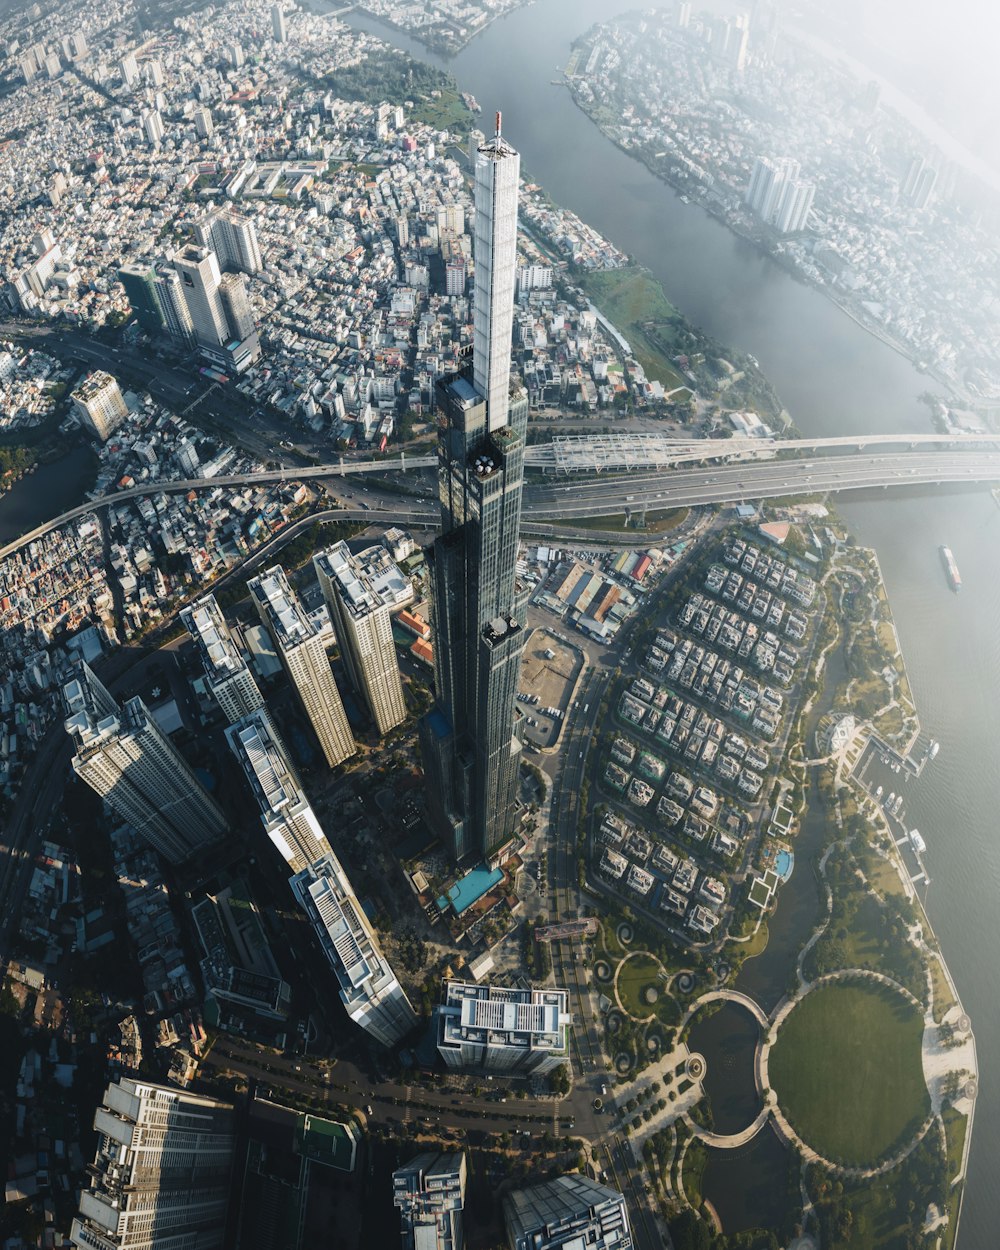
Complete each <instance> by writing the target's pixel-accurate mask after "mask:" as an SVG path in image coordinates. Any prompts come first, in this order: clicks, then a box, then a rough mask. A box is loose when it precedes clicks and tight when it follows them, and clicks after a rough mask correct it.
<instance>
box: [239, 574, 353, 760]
mask: <svg viewBox="0 0 1000 1250" xmlns="http://www.w3.org/2000/svg"><path fill="white" fill-rule="evenodd" d="M247 590H249V592H250V597H251V598H252V599H253V601H254V603H255V604H256V607H257V612H258V614H259V616H260V619H261V621H262V622H263V625H264V628H265V629H266V630H267V632H268V633H269V634H270V636H271V640H272V642H273V643H274V646H275V650H276V651H277V653H278V658H279V659H280V661H281V664H282V666H283V668H284V670H285V672H286V673H287V674H288V680H289V681H290V682H291V683H292V685H293V686H294V687H295V691H296V693H297V694H298V696H299V700H300V702H301V703H302V706H303V708H304V709H305V712H306V715H307V716H308V717H309V721H310V724H311V725H312V727H313V729H314V730H315V731H316V737H317V738H319V742H320V746H321V747H322V748H323V754H324V756H325V757H326V762H327V763H328V764H329V765H330V767H331V768H334V767H336V765H337V764H342V763H343V762H344V760H346V759H348V758H349V757H350V756H352V755H353V754H354V752H355V751H356V750H357V746H356V745H355V742H354V737H353V735H352V734H351V727H350V725H348V723H347V713H346V712H345V711H344V704H343V701H342V700H341V697H340V691H339V690H338V689H337V683H336V682H335V681H334V680H333V671H332V670H331V668H330V661H329V659H328V657H327V654H326V648H325V647H324V645H323V640H322V639H321V638H320V635H319V629H318V627H317V626H316V625H315V623H314V622H313V621H311V620H310V619H309V617H308V616H307V615H306V613H305V610H304V609H303V607H302V604H301V603H300V602H299V599H298V596H297V595H296V594H295V593H294V592H293V590H292V588H291V586H290V585H289V584H288V578H287V577H286V575H285V570H284V569H283V568H282V567H281V566H280V565H278V564H275V565H273V566H272V567H271V568H269V569H267V570H266V571H265V572H263V573H261V574H260V576H259V577H254V578H252V579H251V580H250V581H249V582H247Z"/></svg>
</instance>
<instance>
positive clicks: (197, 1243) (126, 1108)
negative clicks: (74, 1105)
mask: <svg viewBox="0 0 1000 1250" xmlns="http://www.w3.org/2000/svg"><path fill="white" fill-rule="evenodd" d="M94 1128H95V1129H96V1130H97V1153H96V1155H95V1157H94V1163H93V1166H92V1167H91V1169H90V1173H91V1179H90V1188H89V1189H84V1190H83V1191H82V1192H81V1194H80V1209H79V1214H78V1215H77V1216H76V1218H75V1219H74V1220H73V1224H72V1228H71V1231H70V1238H71V1240H72V1243H73V1245H74V1246H79V1247H81V1248H82V1247H86V1250H126V1248H127V1250H221V1247H222V1245H223V1240H224V1237H225V1230H226V1210H227V1206H228V1203H229V1180H230V1171H231V1168H232V1161H233V1148H234V1145H235V1138H236V1125H235V1119H234V1115H233V1108H232V1107H231V1106H230V1105H229V1104H228V1103H224V1102H218V1101H216V1099H214V1098H207V1097H205V1095H203V1094H192V1093H189V1092H188V1091H187V1090H182V1089H174V1088H167V1087H165V1086H162V1085H151V1084H149V1083H148V1082H146V1081H136V1080H132V1079H130V1078H123V1079H122V1080H121V1081H119V1082H117V1083H112V1084H111V1085H109V1086H108V1088H107V1090H106V1091H105V1094H104V1103H103V1105H102V1106H100V1107H98V1109H97V1111H96V1112H95V1114H94Z"/></svg>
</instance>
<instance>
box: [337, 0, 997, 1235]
mask: <svg viewBox="0 0 1000 1250" xmlns="http://www.w3.org/2000/svg"><path fill="white" fill-rule="evenodd" d="M672 2H673V0H665V2H661V3H658V2H657V0H643V4H642V6H639V5H637V4H636V3H635V0H631V2H629V0H538V2H537V3H535V4H533V5H530V6H529V7H527V8H524V9H520V10H518V11H516V12H514V13H512V14H511V15H509V16H508V17H506V18H504V19H502V20H500V21H498V22H496V23H494V24H493V25H492V26H491V27H490V28H489V29H488V30H487V31H485V32H484V33H483V34H482V35H480V36H479V37H478V38H477V39H475V40H474V41H473V42H472V43H471V44H470V45H469V47H467V48H466V49H465V50H464V51H463V52H461V53H460V54H459V55H458V56H457V57H455V58H454V59H453V60H450V61H444V60H442V59H441V58H435V57H434V56H431V55H428V54H427V53H426V52H425V50H424V49H422V48H421V47H420V45H418V44H416V43H415V42H413V41H412V40H409V39H407V38H406V37H405V36H402V35H399V34H398V33H396V32H393V31H392V30H391V29H389V28H388V27H385V26H383V25H380V24H379V23H376V22H372V21H369V20H368V19H366V18H363V17H360V16H358V15H356V14H351V15H350V18H349V20H350V21H351V22H352V23H353V24H356V25H357V26H358V27H363V28H365V29H367V30H370V31H373V32H374V33H377V34H382V35H384V36H385V37H386V38H387V39H389V40H390V42H393V43H395V44H396V46H397V47H401V48H404V49H405V50H406V51H409V52H410V53H412V54H413V55H414V56H415V57H417V58H420V59H423V60H431V61H434V62H435V63H437V64H438V65H441V66H442V67H443V68H446V69H449V70H450V71H451V72H452V73H454V74H455V76H456V78H457V79H458V82H459V85H460V86H461V88H462V89H463V90H466V91H471V92H472V93H473V94H474V95H475V96H476V97H477V98H478V99H479V101H480V103H481V104H482V106H483V113H484V118H489V117H491V116H492V112H493V111H494V110H495V109H498V108H499V109H502V110H503V114H504V133H505V134H506V135H507V136H508V137H509V138H510V140H511V142H512V143H513V144H514V145H515V146H516V147H517V148H519V149H520V151H521V153H522V157H523V163H524V167H525V170H526V171H527V172H528V173H529V174H530V175H531V176H532V177H535V178H537V179H538V180H539V181H540V182H541V183H542V184H543V185H544V186H545V188H546V190H547V191H548V192H549V193H550V194H551V195H552V196H553V197H554V198H555V199H556V200H557V201H558V202H559V203H561V204H563V205H564V206H566V207H567V208H571V209H572V210H573V211H574V212H576V213H578V214H579V215H580V216H581V217H582V218H583V219H584V220H585V221H587V222H589V223H590V224H592V225H593V226H596V227H597V229H599V230H601V231H602V232H603V233H605V234H606V235H607V236H608V237H609V238H610V239H611V240H613V241H614V242H615V243H616V244H617V245H618V246H619V247H623V248H625V249H626V250H627V251H628V252H629V253H631V254H632V255H633V256H634V257H635V258H636V259H637V260H638V261H639V262H640V263H642V264H644V265H646V266H648V267H649V269H651V270H652V271H653V273H655V274H656V276H657V277H658V278H660V279H661V280H662V282H663V285H664V288H665V290H666V292H667V295H668V297H669V298H670V299H671V300H672V301H673V303H674V304H676V305H677V307H678V308H680V309H681V311H682V312H683V313H684V314H685V315H686V316H687V317H689V318H690V319H691V320H692V321H694V322H695V323H697V324H699V325H701V326H702V327H704V329H705V330H706V331H708V333H710V334H712V335H713V336H714V337H715V338H717V339H718V340H719V341H720V342H722V343H724V344H732V345H734V346H736V347H739V348H743V349H744V350H746V351H749V352H752V353H753V354H754V355H755V356H756V357H757V358H758V360H759V361H760V363H761V366H762V368H763V370H764V372H765V374H766V375H767V377H768V378H769V379H770V381H771V382H772V383H773V384H774V386H775V387H776V389H777V391H778V394H779V396H780V397H781V399H782V400H783V402H784V403H785V405H786V406H787V407H788V409H789V411H790V412H791V414H792V417H793V418H794V420H795V422H796V424H797V425H798V426H799V428H800V429H802V430H803V431H805V432H806V433H809V434H815V435H821V434H828V435H833V434H841V433H845V432H854V431H864V430H881V431H904V430H915V431H923V432H929V429H930V426H929V420H928V414H927V410H926V409H925V408H924V407H923V406H921V405H919V404H918V403H917V396H918V395H919V394H920V393H921V392H923V391H925V390H927V389H929V388H928V379H927V377H926V375H924V374H921V373H919V372H918V371H917V370H916V369H914V368H913V367H912V366H911V365H910V364H909V362H908V361H906V360H905V359H903V358H902V357H901V356H899V355H898V354H897V353H896V352H894V351H893V350H892V349H891V348H888V347H886V346H885V345H884V344H882V343H880V342H878V341H877V340H875V339H874V338H872V337H871V336H870V335H868V334H866V333H865V332H864V331H863V330H861V329H860V328H859V327H858V326H856V325H855V324H854V323H853V322H852V321H851V320H850V318H848V317H847V316H845V315H844V314H843V313H841V312H840V311H839V310H838V309H836V308H835V307H834V306H833V305H832V304H831V303H829V302H828V301H827V300H826V299H824V298H823V296H822V295H820V294H819V293H818V292H817V291H814V290H812V289H810V288H808V287H805V286H803V285H802V284H800V283H798V282H796V281H795V280H794V279H793V278H791V277H790V276H789V275H788V274H787V273H786V272H785V271H784V270H782V269H780V268H779V267H778V266H776V265H774V264H773V263H772V262H771V261H769V260H768V259H767V258H766V257H764V256H761V255H760V254H759V253H758V252H757V251H756V250H755V249H754V248H753V247H751V246H750V245H749V244H747V243H746V242H744V241H743V240H740V239H738V238H736V237H735V236H734V235H732V234H731V233H730V232H729V231H728V230H727V229H726V228H725V227H724V226H723V225H721V224H720V223H719V222H717V221H715V220H714V219H713V218H711V217H709V216H707V215H706V214H705V213H704V212H702V210H701V209H699V208H698V207H697V206H696V205H693V204H682V203H681V202H680V200H679V199H678V197H677V195H676V194H675V193H674V192H673V191H672V190H671V189H670V188H669V187H667V186H666V185H665V184H663V183H661V182H659V181H658V180H657V179H655V178H654V177H653V176H652V175H651V174H649V173H648V172H647V171H646V169H645V168H644V167H643V166H642V165H640V164H639V163H638V162H637V161H634V160H632V159H631V158H629V157H627V156H625V155H624V154H623V153H621V152H619V151H618V149H617V148H615V146H614V145H613V144H612V143H610V142H609V141H608V140H607V139H605V138H604V137H603V136H602V135H601V134H600V132H599V131H598V130H597V128H596V127H595V126H594V125H593V124H592V123H591V122H590V121H589V120H588V119H587V118H586V117H585V116H584V114H583V113H582V112H580V110H578V109H577V108H576V106H575V105H574V104H573V102H572V100H571V98H570V96H569V93H568V92H567V91H566V89H565V88H564V87H560V86H556V85H553V84H552V80H553V79H554V78H557V77H558V74H559V70H560V69H561V67H562V66H563V65H565V64H566V61H567V58H568V55H569V45H570V42H571V41H572V39H574V38H575V37H576V36H577V35H579V34H582V33H583V32H584V31H585V30H586V29H587V28H588V27H589V26H590V25H591V24H592V23H593V22H596V21H599V20H600V21H603V20H607V19H608V18H609V17H611V16H613V15H614V14H616V13H620V12H625V11H627V10H628V9H630V8H637V7H643V8H650V7H672ZM841 511H842V513H843V514H844V516H845V517H846V519H847V520H848V522H849V523H850V525H851V526H852V527H853V529H854V531H855V533H856V534H857V536H858V538H859V540H860V541H862V542H865V543H868V544H870V545H872V546H874V547H875V548H876V550H877V551H878V554H879V559H880V561H881V564H882V569H883V572H884V575H885V580H886V584H887V587H888V592H889V597H890V601H891V603H892V607H893V611H894V614H895V619H896V624H897V627H898V630H899V635H900V641H901V643H902V647H903V651H904V654H905V656H906V661H907V666H908V671H909V676H910V680H911V683H912V686H913V690H914V694H915V696H916V700H917V707H918V710H919V713H920V717H921V721H922V724H923V727H924V731H925V733H926V734H929V735H930V736H932V737H935V738H938V739H939V740H940V741H941V744H942V745H941V752H940V755H939V756H938V758H937V760H936V761H935V762H934V763H933V764H932V765H931V766H930V767H928V768H927V770H926V771H925V772H924V775H923V777H922V778H921V779H920V780H919V781H911V782H909V783H908V786H907V791H906V794H907V798H906V809H907V814H908V823H909V824H910V825H911V826H917V827H919V829H920V830H921V833H922V834H923V836H924V838H925V840H926V842H927V845H928V854H927V866H928V869H929V872H930V875H931V878H932V885H931V888H930V893H929V899H928V906H929V911H930V915H931V918H932V921H933V923H934V926H935V928H936V930H937V933H938V936H939V937H940V939H941V943H942V947H943V950H944V953H945V956H946V958H947V960H948V962H949V965H950V967H951V969H952V972H953V974H954V976H955V978H956V981H957V983H958V987H959V991H960V993H961V995H962V999H963V1003H964V1005H965V1007H966V1009H967V1010H968V1011H969V1013H970V1014H971V1016H972V1020H973V1025H974V1027H975V1031H976V1038H977V1044H978V1053H979V1062H980V1065H981V1075H982V1082H981V1090H980V1095H979V1104H978V1108H977V1112H978V1113H977V1116H976V1123H975V1136H974V1141H973V1151H972V1159H971V1166H970V1169H969V1180H968V1189H967V1194H966V1201H965V1207H964V1211H963V1215H962V1235H961V1250H995V1246H996V1242H997V1233H996V1230H997V1228H1000V1189H998V1187H997V1186H996V1185H995V1184H993V1183H992V1181H991V1171H992V1166H991V1162H990V1161H991V1159H993V1158H995V1157H997V1155H998V1154H1000V1082H998V1080H997V1074H996V1070H995V1068H994V1067H993V1065H992V1063H991V1060H992V1059H993V1056H994V1055H996V1054H997V1053H998V1050H1000V992H998V988H1000V976H998V971H997V969H998V959H997V954H998V946H1000V938H998V936H997V934H996V931H995V930H994V927H993V924H992V922H991V920H990V917H991V916H992V915H994V914H995V912H994V908H995V906H996V899H997V893H998V887H1000V829H998V826H997V815H998V813H1000V767H998V766H997V755H998V751H1000V699H998V698H997V694H998V686H1000V631H998V629H997V621H998V616H1000V541H998V540H1000V509H998V507H997V505H996V504H995V503H994V502H993V499H992V497H991V496H990V495H989V494H988V493H986V492H976V493H969V494H962V493H954V492H953V493H948V494H927V495H910V496H904V497H901V496H899V495H894V496H892V497H889V496H886V495H879V496H877V497H875V498H866V499H858V498H857V497H855V499H854V501H847V497H845V502H843V503H842V504H841ZM941 543H947V544H948V545H950V546H951V547H952V549H953V551H954V553H955V557H956V560H957V561H958V565H959V568H960V569H961V572H962V577H963V580H964V589H963V591H962V593H961V595H955V594H953V593H952V592H951V591H950V590H949V588H948V586H947V585H946V583H945V578H944V573H943V570H942V567H941V561H940V556H939V552H938V547H939V545H940V544H941ZM803 868H805V865H803ZM805 875H806V874H805V873H803V874H802V876H803V877H804V876H805ZM808 884H809V883H807V882H806V881H805V880H803V879H802V878H800V881H799V882H796V880H795V878H794V877H793V879H792V882H791V885H790V888H791V889H793V890H794V889H796V887H797V886H798V888H800V889H803V890H805V889H807V886H808ZM777 936H779V935H776V937H777ZM750 967H752V965H750V966H748V968H747V970H746V972H747V974H749V973H750ZM751 975H752V974H751Z"/></svg>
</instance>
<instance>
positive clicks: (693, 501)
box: [0, 448, 1000, 559]
mask: <svg viewBox="0 0 1000 1250" xmlns="http://www.w3.org/2000/svg"><path fill="white" fill-rule="evenodd" d="M272 454H273V453H272ZM436 464H437V458H436V457H434V456H406V455H405V454H403V455H400V456H399V457H391V458H388V459H384V460H354V461H346V462H344V463H337V464H326V465H319V466H307V467H294V468H292V467H289V466H282V467H281V468H278V469H269V470H262V471H261V472H259V473H238V474H230V475H224V476H223V475H220V476H219V477H213V478H207V479H206V478H189V479H184V480H182V481H173V482H156V483H145V484H143V485H141V486H133V487H130V488H129V489H128V490H122V491H117V492H116V493H115V494H113V495H108V496H105V497H102V498H100V499H95V500H89V501H88V502H86V503H83V504H80V505H79V506H78V507H76V508H71V509H70V510H69V511H68V512H64V513H62V514H61V515H59V516H57V517H53V519H52V520H51V521H47V522H46V523H45V524H44V525H39V526H37V527H36V528H35V529H33V530H31V531H30V532H29V533H27V534H22V535H21V536H20V537H19V538H17V539H15V540H14V541H13V542H10V543H8V544H7V545H6V546H5V547H0V559H3V558H5V557H6V556H8V555H10V554H12V553H13V552H15V551H17V550H19V548H21V547H24V546H26V545H27V544H28V543H30V542H33V541H34V540H35V539H37V538H40V537H41V536H42V535H44V534H47V533H48V532H49V531H50V530H53V529H58V528H59V527H60V526H62V525H65V524H67V523H69V522H71V521H73V520H75V519H77V518H78V517H81V516H84V515H86V514H87V513H90V512H94V511H97V510H98V509H100V508H105V507H107V506H108V505H109V504H119V503H124V502H125V501H127V500H130V499H139V498H142V497H143V496H145V495H157V494H163V493H174V492H178V491H182V492H187V491H192V490H195V491H197V490H214V489H216V488H218V487H220V486H222V487H228V486H248V485H253V484H255V483H263V482H281V481H315V480H319V481H326V482H332V481H334V480H338V479H339V480H340V481H341V483H342V487H341V488H343V484H345V483H346V482H347V481H348V480H349V479H350V478H352V477H354V476H356V475H360V476H362V477H363V476H365V475H372V474H375V475H380V476H384V475H385V474H387V473H394V472H400V471H403V472H409V471H413V470H421V469H428V468H432V467H434V466H435V465H436ZM994 481H1000V451H997V452H987V451H983V450H978V451H977V450H972V449H971V448H970V449H969V450H964V451H955V450H946V451H925V450H920V449H915V450H904V449H900V450H897V451H894V452H881V453H879V454H877V455H874V456H872V455H869V454H868V453H867V451H866V452H865V453H864V454H862V453H861V452H854V453H851V454H842V455H837V456H823V457H817V458H816V459H815V460H812V461H806V460H802V459H801V458H798V459H784V460H767V461H748V462H746V463H736V464H726V465H711V466H709V467H707V468H701V467H699V468H688V469H658V470H653V471H650V470H637V471H635V472H633V473H630V474H628V475H625V476H623V475H622V474H614V475H612V476H607V475H603V476H598V477H596V478H590V479H587V480H580V479H576V480H574V481H573V483H572V485H569V484H564V483H565V479H564V478H563V479H560V480H559V483H558V484H556V483H553V484H549V483H545V484H543V485H526V486H525V488H524V508H523V513H524V525H525V532H526V533H528V534H530V535H532V536H534V534H535V533H538V534H539V536H551V537H554V538H558V537H559V536H560V534H562V535H563V536H564V537H566V536H568V535H567V534H566V530H565V525H566V523H567V522H572V521H573V520H574V519H578V520H586V519H588V518H593V517H601V516H621V515H622V514H623V513H624V512H628V513H631V514H633V515H639V514H642V513H643V512H648V511H661V510H662V511H666V510H668V509H671V508H681V507H696V506H698V505H700V504H718V503H736V502H746V501H748V500H754V499H780V498H782V497H788V496H802V495H822V494H827V493H835V492H839V491H853V490H874V489H879V488H887V487H890V486H909V487H912V486H925V485H932V486H941V485H944V484H948V483H956V482H957V483H971V484H976V483H983V482H994ZM381 500H382V504H381V506H380V509H379V510H382V511H386V512H388V513H389V514H390V515H389V517H388V518H386V519H387V520H390V521H391V523H393V524H397V523H401V522H406V523H410V524H413V525H436V524H437V518H438V515H439V514H438V507H437V505H436V503H434V502H432V501H430V500H427V501H424V500H420V499H415V498H412V497H410V496H408V495H395V494H394V493H393V492H391V491H385V490H383V491H382V492H381ZM359 507H360V508H361V510H362V512H364V511H370V512H372V513H373V515H372V516H371V517H370V519H371V520H373V521H374V520H376V519H377V518H376V516H375V515H374V512H375V511H376V509H373V508H372V507H371V506H370V505H366V504H365V503H364V502H359ZM360 519H364V517H363V516H362V517H361V518H360ZM542 527H544V528H542Z"/></svg>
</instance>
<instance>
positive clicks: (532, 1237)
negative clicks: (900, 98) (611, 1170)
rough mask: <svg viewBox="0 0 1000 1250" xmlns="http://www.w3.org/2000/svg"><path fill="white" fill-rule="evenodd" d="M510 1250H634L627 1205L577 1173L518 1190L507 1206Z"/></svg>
mask: <svg viewBox="0 0 1000 1250" xmlns="http://www.w3.org/2000/svg"><path fill="white" fill-rule="evenodd" d="M503 1216H504V1224H505V1226H506V1229H507V1244H508V1245H509V1247H510V1250H568V1247H570V1246H586V1247H587V1250H631V1248H632V1245H633V1241H632V1230H631V1228H630V1227H629V1222H628V1212H627V1211H626V1210H625V1199H624V1198H623V1197H622V1195H621V1194H620V1193H618V1191H617V1190H615V1189H611V1188H609V1186H607V1185H601V1184H599V1183H598V1182H597V1181H592V1180H591V1179H590V1177H589V1176H582V1175H581V1174H580V1173H578V1172H574V1173H571V1174H570V1175H569V1176H557V1177H556V1179H555V1180H554V1181H546V1182H545V1183H544V1184H542V1185H532V1186H530V1187H529V1188H528V1189H515V1190H512V1191H511V1192H510V1193H508V1194H507V1195H506V1196H505V1197H504V1200H503Z"/></svg>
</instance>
